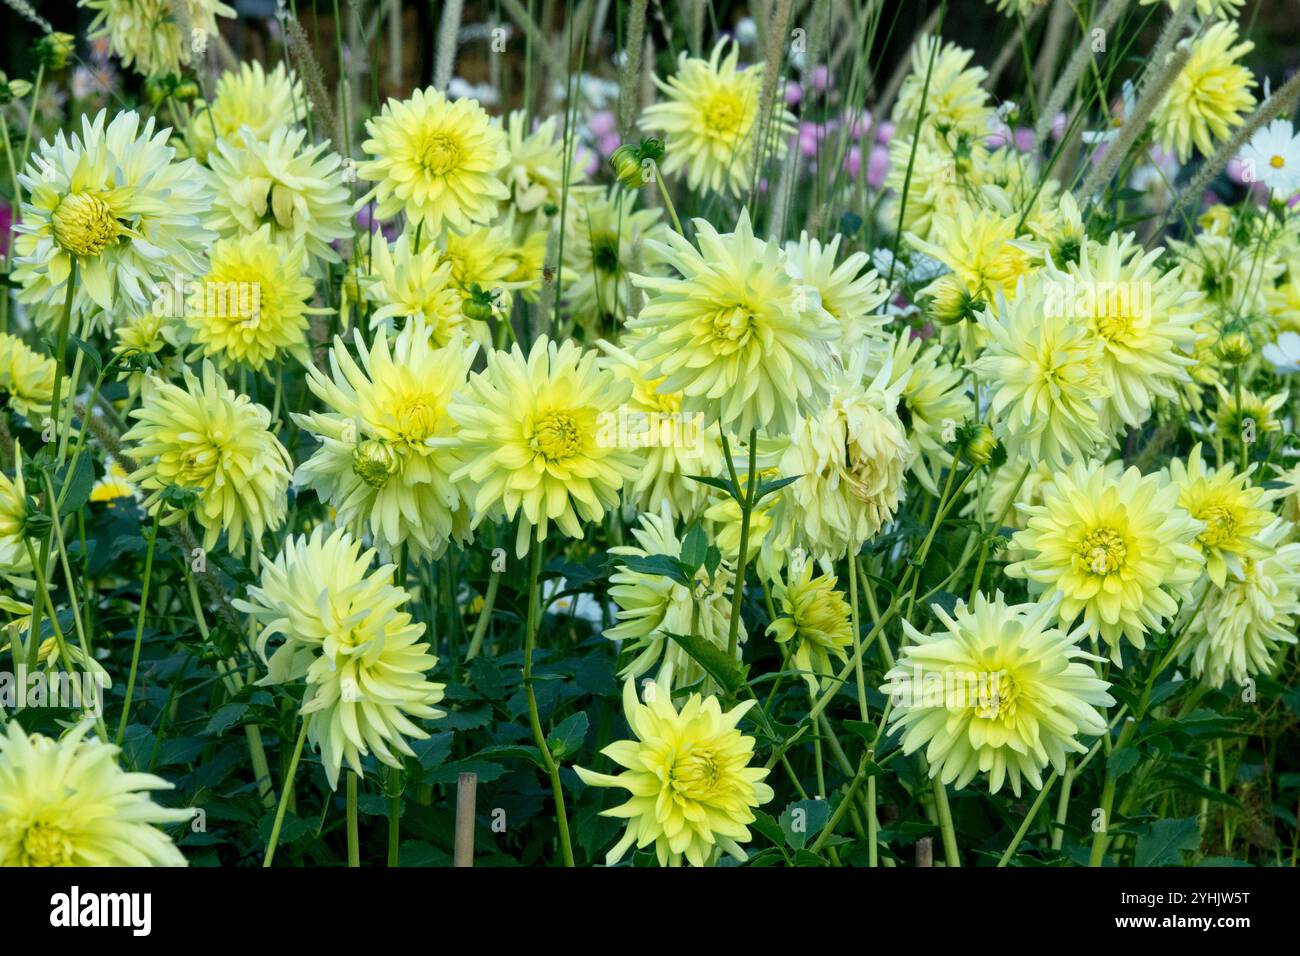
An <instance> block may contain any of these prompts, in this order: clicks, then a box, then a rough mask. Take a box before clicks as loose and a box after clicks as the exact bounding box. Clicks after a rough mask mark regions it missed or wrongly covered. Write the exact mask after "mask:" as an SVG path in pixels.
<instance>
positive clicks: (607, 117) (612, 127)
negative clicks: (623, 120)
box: [587, 110, 618, 139]
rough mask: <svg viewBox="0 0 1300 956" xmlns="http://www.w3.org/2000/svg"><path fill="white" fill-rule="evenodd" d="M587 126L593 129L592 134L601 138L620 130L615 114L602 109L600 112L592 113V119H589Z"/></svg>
mask: <svg viewBox="0 0 1300 956" xmlns="http://www.w3.org/2000/svg"><path fill="white" fill-rule="evenodd" d="M587 126H588V128H590V130H591V135H592V136H595V137H596V138H597V139H599V138H600V137H602V136H609V135H611V134H614V133H616V132H617V131H618V124H617V123H616V122H615V120H614V114H613V113H612V112H611V111H609V110H601V111H600V112H599V113H592V114H591V119H589V120H588V121H587Z"/></svg>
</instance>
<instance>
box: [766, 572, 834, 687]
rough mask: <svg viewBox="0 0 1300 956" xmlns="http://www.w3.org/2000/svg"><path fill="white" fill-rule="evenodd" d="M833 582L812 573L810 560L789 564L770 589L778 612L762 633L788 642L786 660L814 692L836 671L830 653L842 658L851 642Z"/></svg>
mask: <svg viewBox="0 0 1300 956" xmlns="http://www.w3.org/2000/svg"><path fill="white" fill-rule="evenodd" d="M838 583H839V582H838V580H837V579H836V577H835V575H833V574H819V575H817V577H813V562H812V561H811V560H805V561H802V562H801V566H800V567H799V568H798V569H797V570H796V569H795V568H790V569H788V571H787V574H786V576H785V578H784V579H783V580H780V579H779V580H777V581H776V582H775V584H774V585H773V588H772V600H773V602H774V604H775V606H776V611H777V617H776V620H774V621H773V622H772V623H771V624H769V625H768V627H767V633H768V634H769V635H771V637H772V638H773V639H774V640H775V641H776V642H777V643H778V644H783V645H789V646H791V647H793V649H794V652H793V654H792V656H791V658H790V661H791V663H792V664H793V666H794V669H796V670H798V671H800V672H801V673H802V675H803V679H804V680H805V681H806V682H807V684H808V688H809V690H810V691H812V693H814V694H816V693H817V692H818V690H819V688H820V687H821V686H822V685H826V686H829V684H830V681H831V678H833V676H834V674H835V670H836V668H835V665H834V664H833V663H832V662H831V658H832V657H834V658H835V659H836V660H838V661H839V662H840V663H841V664H843V663H845V662H847V661H848V648H850V647H852V646H853V615H852V611H851V609H850V607H849V603H848V602H847V601H846V600H844V595H843V594H842V593H841V592H840V591H837V590H836V585H837V584H838Z"/></svg>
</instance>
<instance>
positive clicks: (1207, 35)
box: [1152, 20, 1255, 163]
mask: <svg viewBox="0 0 1300 956" xmlns="http://www.w3.org/2000/svg"><path fill="white" fill-rule="evenodd" d="M1183 42H1184V43H1190V44H1191V46H1192V54H1191V56H1190V57H1189V58H1188V60H1187V63H1186V64H1185V65H1184V66H1183V69H1182V71H1181V72H1180V73H1179V74H1178V75H1177V76H1176V77H1174V80H1173V82H1172V83H1171V84H1170V85H1169V91H1168V92H1167V93H1166V94H1165V96H1164V98H1163V99H1162V100H1161V101H1160V103H1159V105H1157V106H1156V109H1155V113H1153V114H1152V119H1154V120H1155V124H1156V128H1155V136H1156V141H1157V142H1158V143H1159V144H1160V148H1161V149H1163V150H1165V151H1166V152H1171V153H1176V154H1177V156H1178V161H1179V162H1180V163H1185V162H1187V160H1188V157H1190V156H1191V154H1192V145H1193V144H1195V146H1196V148H1197V150H1199V151H1200V153H1201V155H1202V156H1204V157H1206V158H1209V157H1210V156H1213V155H1214V151H1215V145H1214V144H1215V141H1216V140H1225V139H1227V138H1228V137H1229V136H1231V135H1232V130H1233V128H1234V127H1236V126H1240V125H1241V124H1242V123H1244V122H1245V121H1246V114H1247V113H1249V112H1250V110H1251V108H1252V107H1253V106H1254V105H1255V97H1254V94H1252V93H1251V89H1252V87H1254V86H1255V78H1254V77H1253V76H1252V75H1251V73H1250V69H1249V68H1248V67H1245V66H1242V65H1241V64H1240V63H1238V62H1237V61H1238V60H1239V59H1240V58H1241V57H1243V56H1244V55H1246V54H1247V53H1249V52H1250V51H1251V50H1253V49H1255V44H1254V43H1252V42H1250V41H1249V40H1246V41H1244V42H1242V43H1237V24H1236V23H1234V22H1233V21H1231V20H1220V21H1218V22H1217V23H1214V24H1212V25H1211V26H1210V27H1209V28H1208V29H1206V30H1205V32H1204V33H1202V34H1201V35H1200V37H1199V38H1197V39H1192V40H1184V41H1183ZM1171 55H1172V54H1171Z"/></svg>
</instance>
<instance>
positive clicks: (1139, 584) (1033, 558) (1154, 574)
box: [1007, 461, 1204, 665]
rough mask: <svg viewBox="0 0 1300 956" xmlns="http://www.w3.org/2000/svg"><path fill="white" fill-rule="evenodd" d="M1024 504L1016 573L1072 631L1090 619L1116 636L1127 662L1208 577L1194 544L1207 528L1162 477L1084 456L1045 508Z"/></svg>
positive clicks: (1099, 633) (1092, 626)
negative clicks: (1128, 651) (1127, 649)
mask: <svg viewBox="0 0 1300 956" xmlns="http://www.w3.org/2000/svg"><path fill="white" fill-rule="evenodd" d="M1020 510H1021V511H1022V512H1023V515H1024V518H1025V527H1024V530H1022V531H1018V532H1016V534H1015V535H1014V536H1013V537H1012V544H1013V545H1014V547H1015V548H1017V549H1018V551H1019V553H1020V554H1021V555H1022V556H1023V557H1022V560H1020V561H1019V562H1018V563H1016V564H1012V565H1010V566H1008V567H1007V575H1008V576H1010V577H1013V578H1017V577H1018V578H1028V579H1029V582H1030V584H1029V587H1030V593H1031V594H1037V595H1039V600H1040V601H1042V602H1045V603H1048V604H1052V605H1053V606H1054V607H1056V608H1057V609H1058V613H1059V617H1060V622H1061V625H1062V626H1063V627H1067V628H1069V627H1072V626H1073V625H1074V624H1075V622H1076V621H1077V620H1078V618H1079V616H1080V615H1082V616H1083V620H1082V622H1081V625H1082V627H1083V629H1085V630H1086V632H1087V634H1088V635H1089V636H1090V637H1093V638H1097V637H1100V638H1101V639H1102V640H1104V641H1105V642H1106V644H1107V645H1108V646H1109V648H1110V656H1111V659H1112V660H1113V661H1114V662H1115V663H1116V664H1117V665H1118V664H1119V663H1120V646H1121V644H1122V642H1123V640H1124V639H1127V640H1128V641H1129V642H1130V643H1132V644H1133V646H1134V647H1136V648H1137V649H1138V650H1141V649H1142V648H1144V647H1145V646H1146V635H1147V633H1148V632H1151V631H1154V632H1156V633H1157V634H1158V633H1160V632H1161V631H1162V629H1163V628H1164V626H1165V622H1166V621H1168V620H1170V619H1172V618H1173V617H1174V615H1175V614H1176V613H1177V611H1178V601H1179V599H1180V598H1181V599H1186V597H1187V596H1188V591H1189V588H1190V587H1191V585H1192V584H1194V583H1195V581H1196V579H1197V578H1199V577H1200V574H1201V568H1202V566H1203V561H1202V559H1201V556H1200V554H1199V553H1198V551H1197V549H1196V547H1195V545H1194V543H1193V542H1194V541H1195V538H1196V536H1197V534H1199V533H1200V532H1201V529H1202V528H1203V527H1204V525H1202V523H1201V522H1200V521H1198V520H1196V519H1195V518H1193V517H1192V516H1190V515H1188V513H1187V512H1186V511H1185V510H1183V508H1181V507H1179V504H1178V489H1177V488H1175V487H1173V486H1171V485H1169V484H1168V483H1167V482H1165V481H1164V480H1163V478H1162V476H1160V475H1156V474H1153V475H1143V474H1142V473H1141V472H1139V471H1138V470H1137V469H1136V468H1129V469H1128V470H1127V471H1125V470H1124V467H1123V465H1122V464H1121V463H1120V462H1111V463H1110V464H1101V463H1099V462H1093V463H1087V462H1082V461H1078V462H1075V463H1073V464H1072V465H1070V466H1069V467H1068V468H1067V469H1065V470H1064V471H1062V472H1059V473H1058V474H1057V475H1056V476H1055V479H1054V480H1053V481H1052V483H1050V484H1048V485H1046V486H1045V487H1044V488H1043V490H1042V504H1039V505H1022V506H1020Z"/></svg>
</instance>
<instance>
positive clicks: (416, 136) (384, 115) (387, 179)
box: [357, 87, 510, 235]
mask: <svg viewBox="0 0 1300 956" xmlns="http://www.w3.org/2000/svg"><path fill="white" fill-rule="evenodd" d="M366 132H367V133H369V134H370V138H369V139H368V140H366V141H365V142H364V143H362V144H361V148H362V149H364V150H365V151H366V153H367V154H368V155H370V156H371V157H373V158H372V159H369V160H366V161H364V162H361V163H358V164H357V175H358V176H360V177H361V178H362V179H368V180H370V181H372V182H374V183H375V187H374V189H372V190H371V191H370V192H369V193H368V194H367V195H366V196H365V197H363V200H362V202H363V203H364V202H369V201H370V199H372V198H373V199H374V200H375V201H376V203H377V205H376V208H375V217H376V218H378V219H387V218H390V217H392V216H395V215H397V214H398V213H399V212H400V213H404V214H405V216H406V222H407V225H408V226H409V227H410V228H415V227H416V226H417V225H420V224H423V227H424V232H425V233H426V234H428V235H437V234H438V233H440V232H441V231H442V228H443V225H444V224H446V225H448V226H450V227H451V228H453V229H459V230H462V231H463V230H465V229H468V228H469V227H470V226H471V225H473V224H476V223H486V222H488V221H489V220H491V219H492V218H493V217H495V216H496V214H497V205H498V203H499V202H500V201H501V200H503V199H509V198H510V190H509V189H507V188H506V186H505V184H504V183H502V182H501V180H500V178H499V174H500V171H501V169H502V167H503V166H505V165H506V163H507V162H508V161H509V159H510V151H509V149H508V144H507V140H506V134H505V133H504V132H503V131H502V130H501V128H500V126H498V125H497V124H494V123H493V122H492V120H491V119H490V118H489V117H488V115H487V113H486V112H484V110H483V107H481V106H479V105H478V103H477V102H475V101H474V100H470V99H461V100H448V99H447V98H446V97H445V96H443V95H442V93H440V92H438V91H437V90H435V89H434V88H433V87H429V88H428V89H424V90H416V91H415V92H414V93H413V94H412V95H411V98H410V99H409V100H396V99H390V100H389V101H388V102H387V103H385V104H384V108H383V110H382V111H381V112H380V114H379V115H378V116H376V117H375V118H373V119H369V120H366Z"/></svg>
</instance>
